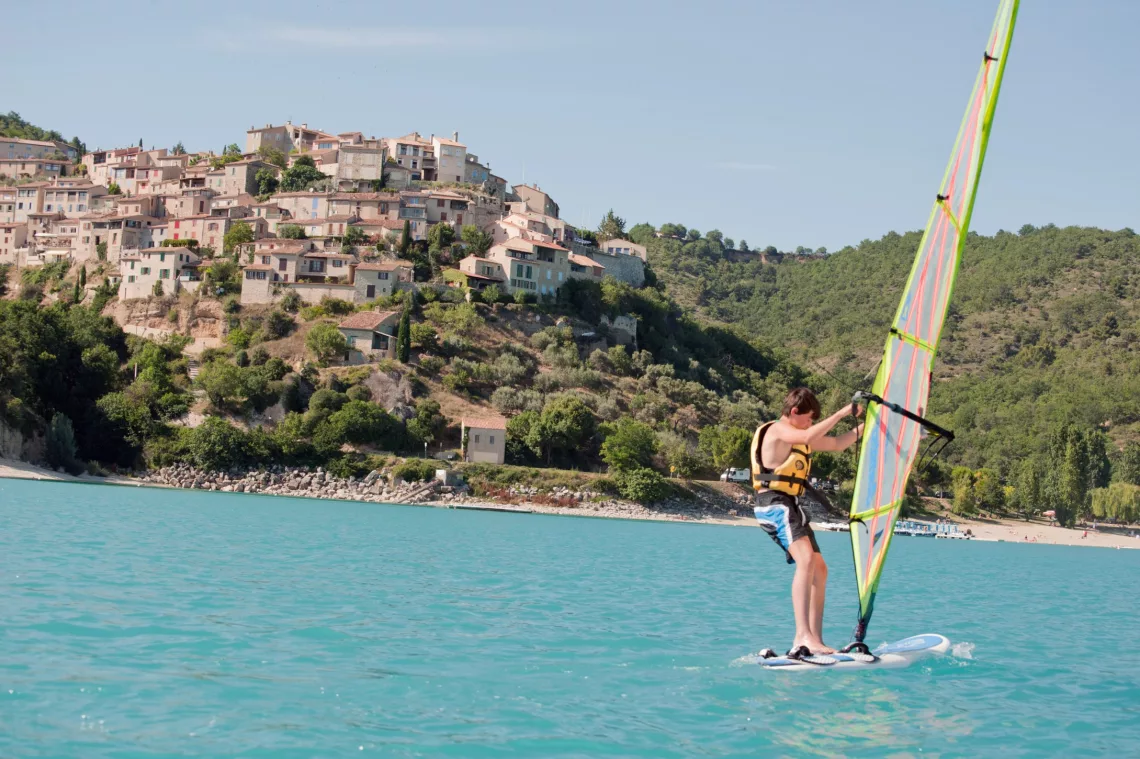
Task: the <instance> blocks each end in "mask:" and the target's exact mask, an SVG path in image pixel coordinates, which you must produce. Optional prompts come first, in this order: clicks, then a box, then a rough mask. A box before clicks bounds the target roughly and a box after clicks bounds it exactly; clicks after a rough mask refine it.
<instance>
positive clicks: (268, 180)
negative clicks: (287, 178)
mask: <svg viewBox="0 0 1140 759" xmlns="http://www.w3.org/2000/svg"><path fill="white" fill-rule="evenodd" d="M253 179H254V181H255V182H257V194H258V195H272V194H273V193H275V192H277V187H278V186H279V185H280V180H278V179H277V172H276V171H274V170H273V169H270V168H261V169H258V170H257V173H256V174H254V175H253Z"/></svg>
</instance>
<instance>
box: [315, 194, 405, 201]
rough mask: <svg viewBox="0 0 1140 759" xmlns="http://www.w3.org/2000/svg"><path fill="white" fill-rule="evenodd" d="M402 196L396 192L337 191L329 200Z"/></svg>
mask: <svg viewBox="0 0 1140 759" xmlns="http://www.w3.org/2000/svg"><path fill="white" fill-rule="evenodd" d="M399 199H400V196H399V194H398V193H394V192H336V193H333V194H332V195H330V196H329V200H399Z"/></svg>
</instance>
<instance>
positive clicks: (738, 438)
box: [697, 424, 752, 472]
mask: <svg viewBox="0 0 1140 759" xmlns="http://www.w3.org/2000/svg"><path fill="white" fill-rule="evenodd" d="M751 442H752V433H751V432H749V431H748V430H747V429H745V428H743V427H734V426H731V425H720V424H718V425H715V426H708V427H703V428H702V429H701V432H700V435H699V437H698V442H697V450H698V451H699V452H700V453H701V455H702V456H704V457H705V458H706V459H707V460H708V461H709V462H710V463H711V464H712V467H713V469H715V470H716V471H718V472H720V471H724V470H725V469H727V468H729V467H747V466H749V455H748V447H749V445H751Z"/></svg>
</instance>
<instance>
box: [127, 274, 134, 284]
mask: <svg viewBox="0 0 1140 759" xmlns="http://www.w3.org/2000/svg"><path fill="white" fill-rule="evenodd" d="M134 281H135V275H134V274H131V275H130V276H128V277H127V284H131V283H133V282H134Z"/></svg>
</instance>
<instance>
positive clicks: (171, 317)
mask: <svg viewBox="0 0 1140 759" xmlns="http://www.w3.org/2000/svg"><path fill="white" fill-rule="evenodd" d="M166 320H167V321H168V322H170V323H171V324H177V323H178V307H177V306H176V307H174V308H172V309H170V310H169V311H167V312H166Z"/></svg>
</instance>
